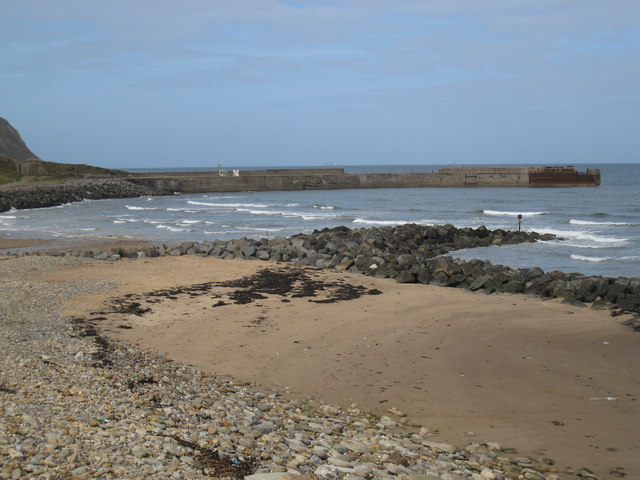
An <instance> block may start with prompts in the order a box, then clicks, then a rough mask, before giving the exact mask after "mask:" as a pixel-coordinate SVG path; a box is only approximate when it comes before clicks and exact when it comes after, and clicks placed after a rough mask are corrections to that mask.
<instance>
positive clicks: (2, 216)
mask: <svg viewBox="0 0 640 480" xmlns="http://www.w3.org/2000/svg"><path fill="white" fill-rule="evenodd" d="M13 218H16V216H15V215H0V220H11V219H13Z"/></svg>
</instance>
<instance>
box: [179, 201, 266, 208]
mask: <svg viewBox="0 0 640 480" xmlns="http://www.w3.org/2000/svg"><path fill="white" fill-rule="evenodd" d="M187 203H188V204H189V205H199V206H203V207H225V208H267V207H268V205H263V204H260V203H214V202H196V201H194V200H187Z"/></svg>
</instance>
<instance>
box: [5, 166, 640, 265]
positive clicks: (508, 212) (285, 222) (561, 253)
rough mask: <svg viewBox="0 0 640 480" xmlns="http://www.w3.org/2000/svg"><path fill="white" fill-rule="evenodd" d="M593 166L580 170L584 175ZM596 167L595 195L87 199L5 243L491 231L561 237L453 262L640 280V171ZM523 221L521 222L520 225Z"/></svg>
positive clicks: (472, 192) (587, 191) (12, 218)
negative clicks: (410, 226) (411, 228)
mask: <svg viewBox="0 0 640 480" xmlns="http://www.w3.org/2000/svg"><path fill="white" fill-rule="evenodd" d="M437 167H438V166H437V165H423V166H418V165H411V166H358V167H344V168H345V170H346V171H347V172H350V173H361V172H376V173H384V172H410V171H434V170H435V169H436V168H437ZM588 167H589V166H585V165H577V168H578V169H580V170H584V169H585V168H588ZM598 167H599V168H600V169H601V172H602V184H601V185H600V186H599V187H592V188H587V187H585V188H506V187H502V188H497V187H496V188H494V187H490V188H485V187H483V188H391V189H354V190H320V191H315V190H304V191H284V192H240V193H208V194H189V195H168V196H150V197H141V198H128V199H116V200H94V201H84V202H79V203H73V204H68V205H63V206H60V207H53V208H44V209H32V210H12V211H10V212H5V213H2V214H0V235H2V236H5V237H12V238H19V237H22V238H25V237H31V238H59V239H82V238H90V239H100V238H108V237H123V238H139V239H145V240H151V241H158V242H180V241H202V240H212V239H231V238H237V237H249V238H260V237H274V236H291V235H295V234H297V233H309V232H312V231H313V230H315V229H322V228H325V227H335V226H338V225H344V226H347V227H349V228H363V227H375V226H385V225H397V224H401V223H418V224H422V225H433V224H439V225H444V224H453V225H455V226H456V227H474V228H475V227H479V226H480V225H485V226H487V228H490V229H495V228H502V229H504V230H514V229H517V228H521V229H523V230H526V231H529V230H534V231H536V232H540V233H553V234H555V235H557V236H558V239H556V240H553V241H548V242H539V243H536V244H523V245H513V246H500V247H487V248H474V249H469V250H460V251H457V252H452V255H453V256H457V257H460V258H464V259H471V258H482V259H488V260H490V261H491V262H493V263H500V264H505V265H510V266H513V267H532V266H539V267H541V268H543V269H544V270H546V271H551V270H562V271H565V272H582V273H584V274H590V275H594V274H597V275H606V276H616V277H617V276H627V277H634V276H635V277H637V276H640V201H639V200H638V193H639V192H640V187H639V186H638V182H639V181H640V165H638V164H606V165H601V166H598ZM263 168H265V167H263ZM269 168H274V167H269ZM289 168H291V167H289ZM176 170H177V169H176ZM187 170H188V169H187ZM194 170H196V169H194ZM518 214H520V215H522V223H521V224H520V225H519V222H518V218H517V216H518Z"/></svg>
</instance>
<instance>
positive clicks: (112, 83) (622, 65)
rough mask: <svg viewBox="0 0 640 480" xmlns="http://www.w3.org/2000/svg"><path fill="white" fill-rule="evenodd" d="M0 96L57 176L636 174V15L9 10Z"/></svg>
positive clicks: (90, 5) (288, 7)
mask: <svg viewBox="0 0 640 480" xmlns="http://www.w3.org/2000/svg"><path fill="white" fill-rule="evenodd" d="M0 92H1V93H0V117H4V118H6V119H7V120H9V121H10V122H11V123H12V124H13V125H14V126H15V127H16V128H17V129H18V130H19V131H20V132H21V134H22V136H23V138H24V139H25V141H26V142H27V143H28V145H29V146H30V147H31V149H32V150H33V151H34V152H35V153H36V154H37V155H39V156H40V157H42V158H43V159H45V160H50V161H56V162H69V163H91V164H95V165H101V166H106V167H116V168H117V167H171V166H210V165H216V164H218V163H220V164H223V165H225V166H227V167H230V168H231V167H234V166H250V165H251V166H252V165H256V166H259V165H323V164H329V163H337V164H342V165H355V164H428V163H448V162H455V163H528V164H552V163H555V164H558V163H559V164H573V163H585V162H589V163H616V162H640V155H639V154H638V152H640V134H639V133H638V132H640V1H638V0H615V1H608V0H601V1H590V0H518V1H516V0H484V1H483V0H459V1H456V0H446V1H445V0H439V1H434V0H398V1H382V0H344V1H303V0H286V1H285V0H280V1H278V0H246V1H243V0H163V1H157V0H109V1H107V0H100V1H98V0H82V1H80V0H77V1H68V0H56V1H55V2H54V1H51V0H20V1H8V0H4V1H1V2H0Z"/></svg>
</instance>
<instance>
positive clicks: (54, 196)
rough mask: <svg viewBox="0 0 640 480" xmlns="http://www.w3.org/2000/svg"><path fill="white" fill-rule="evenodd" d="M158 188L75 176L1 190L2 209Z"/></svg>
mask: <svg viewBox="0 0 640 480" xmlns="http://www.w3.org/2000/svg"><path fill="white" fill-rule="evenodd" d="M154 193H156V192H155V191H154V190H152V189H150V188H148V187H145V186H142V185H137V184H135V183H132V182H129V181H127V180H123V179H95V180H75V181H70V182H66V183H61V184H45V185H36V186H33V185H29V186H24V187H14V188H11V189H7V190H4V191H0V212H6V211H8V210H11V209H12V208H15V209H24V208H43V207H56V206H58V205H64V204H65V203H72V202H81V201H82V200H100V199H107V198H132V197H140V196H142V195H152V194H154Z"/></svg>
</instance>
